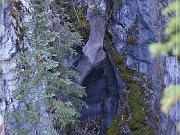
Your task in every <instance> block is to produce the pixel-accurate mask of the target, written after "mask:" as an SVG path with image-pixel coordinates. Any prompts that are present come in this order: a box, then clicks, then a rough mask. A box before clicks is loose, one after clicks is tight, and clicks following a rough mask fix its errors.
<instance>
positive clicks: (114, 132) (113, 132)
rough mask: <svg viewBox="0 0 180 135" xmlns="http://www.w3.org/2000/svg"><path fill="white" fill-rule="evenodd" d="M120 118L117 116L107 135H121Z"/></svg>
mask: <svg viewBox="0 0 180 135" xmlns="http://www.w3.org/2000/svg"><path fill="white" fill-rule="evenodd" d="M120 134H121V130H120V116H118V115H117V116H116V117H115V119H114V121H113V122H112V123H111V125H110V126H109V129H108V131H107V135H120Z"/></svg>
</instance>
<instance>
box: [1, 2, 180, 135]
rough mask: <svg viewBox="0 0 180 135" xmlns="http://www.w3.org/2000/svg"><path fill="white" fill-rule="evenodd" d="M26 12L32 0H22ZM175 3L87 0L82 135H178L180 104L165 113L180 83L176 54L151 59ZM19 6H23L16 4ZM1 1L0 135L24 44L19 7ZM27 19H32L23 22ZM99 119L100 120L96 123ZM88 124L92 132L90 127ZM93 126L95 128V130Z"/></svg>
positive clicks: (82, 55)
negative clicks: (171, 90) (165, 100)
mask: <svg viewBox="0 0 180 135" xmlns="http://www.w3.org/2000/svg"><path fill="white" fill-rule="evenodd" d="M20 2H21V4H22V5H23V7H24V8H30V5H29V3H28V1H26V0H20ZM170 2H171V1H170V0H169V1H168V0H164V1H162V0H128V1H127V0H113V1H112V0H86V1H85V3H87V5H88V9H87V15H86V19H87V21H88V23H89V26H90V28H89V33H90V34H89V36H88V37H87V39H88V41H87V42H86V43H85V45H84V47H83V48H82V53H80V54H79V55H80V57H78V58H77V59H78V60H77V59H76V60H74V59H73V60H72V61H70V63H73V62H74V61H75V62H74V63H77V64H75V65H77V70H78V72H79V74H80V83H81V84H82V85H83V86H85V87H86V93H87V96H86V97H84V101H86V103H87V104H88V108H84V109H83V110H82V117H81V121H82V127H81V130H82V135H85V134H88V133H90V134H91V135H96V134H102V135H105V134H108V135H121V134H122V135H129V134H132V135H140V134H142V135H143V134H148V135H175V134H177V133H176V132H177V131H176V126H175V125H176V123H177V122H179V121H180V113H179V112H178V110H179V109H180V105H179V103H177V104H176V106H175V107H174V108H173V109H172V110H171V111H170V114H169V115H168V116H165V115H164V114H163V113H162V112H161V111H160V100H161V98H162V94H163V89H164V88H165V86H167V85H169V84H173V83H176V81H177V78H175V74H176V75H177V76H178V80H180V73H179V72H178V73H177V72H176V71H177V69H180V66H179V65H177V63H176V59H175V57H173V56H168V57H158V58H156V59H155V60H153V59H152V58H151V55H150V53H149V50H148V46H149V44H150V43H152V42H156V41H159V40H165V39H166V35H165V34H164V33H163V31H164V29H165V27H166V24H167V17H165V16H163V15H162V10H163V9H164V7H165V6H167V5H168V4H169V3H170ZM16 4H17V5H18V3H16ZM17 5H15V4H12V3H9V2H7V1H5V0H2V2H1V3H0V59H1V61H0V67H1V69H0V134H2V135H3V134H5V132H4V123H5V121H4V113H5V111H9V110H11V111H12V110H13V107H14V106H15V104H13V105H10V103H11V102H12V98H11V93H12V91H13V90H14V89H15V82H16V81H15V76H14V74H13V73H12V72H10V71H11V69H13V68H14V67H15V65H16V62H15V60H14V56H15V55H16V53H17V51H18V45H19V43H20V42H21V32H22V28H21V23H22V22H21V21H20V20H19V14H18V12H17V10H18V6H17ZM23 19H27V18H23ZM178 83H180V82H178ZM93 121H94V122H93ZM86 126H87V128H89V129H87V128H85V127H86ZM92 127H93V128H92Z"/></svg>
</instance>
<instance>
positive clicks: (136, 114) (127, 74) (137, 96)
mask: <svg viewBox="0 0 180 135" xmlns="http://www.w3.org/2000/svg"><path fill="white" fill-rule="evenodd" d="M108 52H110V54H111V58H112V61H113V62H114V63H115V65H116V66H117V68H118V70H119V71H120V75H121V77H122V79H123V80H124V81H125V82H126V83H127V90H128V92H127V93H128V97H129V101H128V102H129V107H130V111H131V112H130V113H131V119H130V120H129V121H128V126H129V128H130V129H131V131H132V134H133V135H140V134H143V135H154V132H155V130H154V129H153V128H151V127H148V125H147V123H146V118H147V116H148V114H147V109H148V107H147V106H146V104H145V103H144V99H143V95H144V89H143V87H142V86H141V85H140V84H139V83H138V82H137V81H134V80H133V77H134V76H135V75H136V74H139V73H137V72H136V71H134V70H131V69H128V68H127V67H126V66H125V62H126V55H125V54H122V55H119V53H118V52H117V50H116V48H115V47H114V45H111V46H108ZM139 77H141V75H139ZM123 98H124V97H123ZM121 101H122V103H123V104H124V103H125V102H126V100H125V99H122V100H121ZM128 118H129V116H128V110H127V108H124V109H123V119H121V121H120V123H121V125H125V124H126V122H127V120H128ZM151 133H153V134H151Z"/></svg>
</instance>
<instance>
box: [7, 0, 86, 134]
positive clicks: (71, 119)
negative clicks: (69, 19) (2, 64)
mask: <svg viewBox="0 0 180 135" xmlns="http://www.w3.org/2000/svg"><path fill="white" fill-rule="evenodd" d="M50 2H51V1H49V0H32V9H33V12H32V20H31V21H30V22H28V23H26V24H25V33H24V44H25V45H24V46H26V49H25V48H21V50H20V51H19V54H18V56H17V67H16V69H15V72H16V75H17V76H18V78H19V79H18V84H17V89H16V90H15V91H14V92H13V99H14V103H15V104H17V105H18V107H16V108H14V109H15V110H14V111H12V112H10V113H9V114H8V120H9V121H11V123H12V124H13V125H14V126H13V127H14V128H13V129H12V127H11V129H10V130H9V133H10V134H13V135H21V134H22V135H24V134H28V135H43V134H46V135H48V134H49V135H53V134H57V132H56V129H55V128H54V127H55V126H56V125H57V124H58V125H61V126H66V125H68V124H75V123H76V122H77V121H78V118H79V116H80V113H79V111H80V110H81V108H82V107H83V106H84V105H85V104H84V102H83V101H82V100H80V97H82V96H83V95H84V93H85V92H84V88H83V87H81V86H79V85H78V84H77V83H76V82H77V79H78V75H77V73H76V71H75V68H74V67H73V66H68V67H67V66H66V65H65V64H64V60H65V59H66V58H67V57H68V56H71V55H75V53H76V52H75V50H74V49H73V48H74V47H75V46H76V45H80V44H81V37H80V36H79V34H78V33H75V32H70V30H69V27H68V25H66V24H64V25H59V26H60V27H59V28H58V29H56V30H53V29H52V23H51V21H50V16H51V11H50V10H49V7H48V5H49V3H50ZM27 47H28V49H27Z"/></svg>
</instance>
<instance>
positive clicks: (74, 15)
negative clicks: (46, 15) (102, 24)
mask: <svg viewBox="0 0 180 135" xmlns="http://www.w3.org/2000/svg"><path fill="white" fill-rule="evenodd" d="M54 4H55V5H54V6H57V8H58V13H59V14H60V15H61V16H63V18H64V19H65V20H66V21H68V22H70V23H71V24H72V26H71V29H70V30H71V31H72V32H74V31H76V32H79V33H80V35H81V36H82V38H83V42H86V41H87V40H88V37H89V32H90V26H89V23H88V21H87V20H86V16H85V15H86V13H87V8H88V7H87V5H83V6H82V7H79V8H77V7H76V6H75V4H76V3H75V1H74V0H55V3H54Z"/></svg>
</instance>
